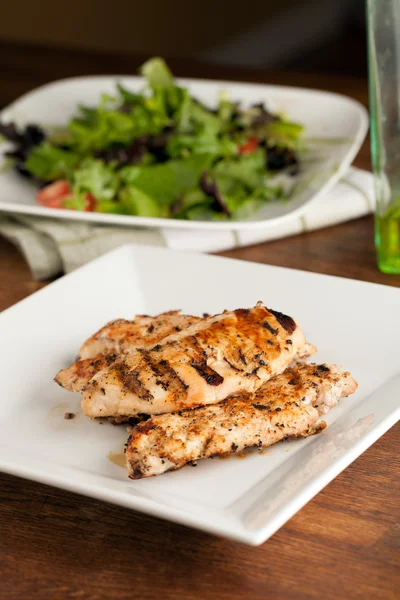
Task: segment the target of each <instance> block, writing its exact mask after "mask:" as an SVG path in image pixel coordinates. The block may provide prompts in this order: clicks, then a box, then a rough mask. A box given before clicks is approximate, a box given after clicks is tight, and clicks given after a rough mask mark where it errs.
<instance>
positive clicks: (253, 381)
mask: <svg viewBox="0 0 400 600" xmlns="http://www.w3.org/2000/svg"><path fill="white" fill-rule="evenodd" d="M265 321H268V323H269V324H270V325H271V327H272V328H273V329H277V333H276V334H275V335H272V334H271V332H270V331H269V330H268V329H266V328H265V327H263V323H264V322H265ZM272 337H273V339H274V345H273V346H271V347H270V346H269V345H268V344H267V343H266V340H268V339H270V338H272ZM291 337H292V340H293V344H292V345H287V344H286V339H287V332H286V330H284V329H283V327H281V325H280V324H279V323H278V321H277V320H276V318H275V317H274V315H273V314H272V313H270V312H269V311H268V310H267V309H266V308H265V307H264V306H262V305H261V304H258V305H257V306H256V307H255V308H252V309H247V310H239V311H231V312H224V313H222V314H220V315H216V316H214V317H211V318H209V319H204V320H203V321H201V322H199V323H196V324H194V325H191V326H189V327H188V328H186V329H185V330H183V331H181V332H179V333H176V334H172V335H170V336H168V337H167V338H165V339H163V340H161V341H160V342H159V343H158V344H157V346H156V347H153V348H152V349H149V350H146V356H147V358H146V360H144V359H143V356H140V354H139V353H138V352H136V353H132V354H129V353H128V354H127V355H125V357H124V358H123V361H124V362H126V364H127V365H128V367H129V369H130V370H131V371H133V372H136V373H142V372H143V369H149V366H148V362H149V360H150V362H151V364H152V366H153V367H152V374H149V376H148V378H147V379H146V380H145V379H144V377H140V379H141V381H142V382H144V385H145V387H147V388H148V389H149V391H150V392H151V395H152V397H153V399H154V400H153V401H152V402H151V404H150V403H149V404H148V405H144V403H142V402H141V396H140V395H138V394H136V393H135V391H134V389H132V392H128V391H126V389H124V388H123V389H121V391H119V384H118V381H116V378H115V377H113V374H112V371H113V368H114V365H112V366H111V367H110V368H108V369H105V370H104V371H101V372H100V373H98V374H97V375H95V377H94V378H93V379H92V380H91V381H90V382H89V383H88V385H87V386H86V390H85V392H84V395H83V399H82V408H83V411H84V413H85V414H87V415H88V416H90V417H96V416H99V413H101V416H111V417H115V416H118V417H120V416H126V417H131V416H134V415H135V414H137V413H143V412H148V413H149V414H161V413H166V412H173V411H175V410H180V409H182V408H185V409H187V408H195V407H196V406H201V405H207V404H216V403H218V402H221V401H222V400H224V399H225V398H226V397H227V396H230V395H234V394H237V393H242V392H246V391H249V392H250V391H253V390H255V389H257V388H258V387H260V386H261V385H262V384H263V383H264V382H265V381H267V380H268V379H269V378H270V377H271V376H273V375H276V374H278V373H280V372H282V371H283V370H284V369H285V368H286V367H287V366H288V365H289V363H290V362H291V361H292V360H293V359H294V358H295V357H296V356H297V354H299V353H301V352H302V351H303V349H304V346H305V344H306V342H305V339H304V334H303V332H302V331H301V329H300V328H299V327H298V326H296V330H295V331H294V332H293V335H292V336H291ZM263 348H266V349H267V352H266V351H264V350H263ZM142 354H143V352H142ZM117 363H118V361H117ZM117 363H115V364H117ZM263 363H264V364H263ZM155 365H157V366H158V369H162V368H165V367H167V366H168V367H169V368H170V369H172V371H171V370H169V371H168V373H165V374H164V377H160V376H159V375H157V379H158V381H157V380H156V376H155V372H154V367H155ZM231 365H232V367H231ZM122 370H123V372H125V371H126V369H125V367H124V368H123V369H122ZM172 381H174V382H175V383H174V385H175V387H176V388H177V391H175V390H174V391H172V389H171V382H172ZM160 382H161V384H160ZM178 382H179V383H178ZM134 385H137V383H136V382H134ZM99 386H100V387H102V388H104V389H105V391H106V394H105V395H100V394H99ZM182 388H185V390H184V391H183V389H182ZM144 395H145V394H144ZM145 397H146V395H145Z"/></svg>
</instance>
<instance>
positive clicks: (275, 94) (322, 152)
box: [0, 75, 368, 230]
mask: <svg viewBox="0 0 400 600" xmlns="http://www.w3.org/2000/svg"><path fill="white" fill-rule="evenodd" d="M177 81H178V83H180V84H182V85H185V86H187V87H188V88H189V90H190V92H191V93H192V94H193V95H194V96H195V97H197V98H198V99H199V100H202V101H203V102H204V103H206V104H208V105H209V106H215V105H216V102H217V100H218V97H219V95H220V93H221V92H222V91H225V92H228V94H229V97H230V98H231V99H233V100H237V101H241V102H242V103H243V105H244V106H246V105H247V106H248V105H251V104H253V103H259V102H263V103H265V104H266V106H267V108H269V109H270V110H271V111H273V112H278V113H283V114H284V115H285V116H286V117H287V118H289V119H290V120H292V121H296V122H298V123H300V124H302V125H303V126H304V131H305V147H306V150H305V151H304V152H303V153H302V154H301V155H300V163H301V169H300V173H299V175H297V176H296V177H294V178H291V179H292V180H291V182H290V187H291V191H290V195H289V198H288V199H286V200H284V201H283V200H280V201H275V202H267V203H265V205H264V206H263V207H262V209H260V210H258V211H257V212H255V213H253V214H252V215H251V216H249V217H248V218H247V219H243V220H240V221H239V220H237V221H184V220H178V219H165V218H154V217H135V216H126V215H115V214H114V215H113V214H102V213H95V212H79V211H71V210H61V209H51V208H46V207H43V206H39V205H38V204H36V202H35V194H36V191H37V190H36V188H35V186H34V185H33V184H32V183H30V182H28V181H26V180H24V179H23V178H22V177H21V176H19V175H18V174H17V173H15V172H14V171H13V170H8V171H6V172H3V173H0V211H7V212H12V213H20V214H29V215H38V216H43V217H54V218H59V219H74V220H79V221H86V222H97V223H109V224H114V225H117V224H118V225H136V226H146V227H161V226H162V227H174V228H185V229H194V228H196V229H209V230H227V229H228V230H243V229H260V228H264V227H273V226H275V225H276V224H278V223H281V222H282V221H284V220H285V219H289V218H293V217H294V216H298V215H300V214H302V213H303V212H304V210H305V209H306V208H308V207H309V206H310V204H311V203H313V202H317V201H318V200H319V199H320V198H321V197H322V195H323V194H325V193H326V192H328V191H329V190H330V189H331V188H332V187H333V186H334V185H335V183H336V182H337V181H338V180H339V178H340V177H341V176H342V175H343V174H344V173H345V172H346V170H347V169H348V168H349V166H350V164H351V163H352V161H353V159H354V157H355V156H356V154H357V152H358V150H359V148H360V146H361V144H362V142H363V140H364V138H365V135H366V132H367V129H368V114H367V111H366V109H365V108H364V107H363V106H362V105H361V104H360V103H359V102H356V101H355V100H352V99H351V98H347V97H345V96H341V95H338V94H333V93H330V92H322V91H316V90H310V89H302V88H295V87H282V86H274V85H255V84H248V83H246V84H243V83H234V82H228V81H206V80H195V79H178V80H177ZM117 82H121V83H122V84H123V85H124V86H125V87H127V88H128V89H132V90H139V89H141V88H142V87H143V79H142V78H141V77H132V76H122V75H121V76H101V77H97V76H96V77H94V76H93V77H76V78H72V79H64V80H61V81H56V82H54V83H50V84H48V85H44V86H42V87H40V88H38V89H36V90H33V91H32V92H29V93H28V94H26V95H24V96H22V97H21V98H19V99H18V100H16V101H15V102H13V103H12V104H11V105H10V106H8V107H7V108H5V109H4V110H3V111H2V112H1V113H0V120H2V121H4V122H8V121H15V122H16V123H17V124H19V125H26V124H27V123H36V124H39V125H41V126H63V125H65V124H66V123H67V122H68V120H69V119H70V118H71V117H72V116H73V115H74V114H75V112H76V109H77V106H78V104H85V105H89V106H94V105H96V104H97V103H98V101H99V98H100V95H101V94H102V93H108V94H112V93H113V92H115V84H116V83H117ZM9 147H10V146H9V144H3V145H2V146H0V164H1V154H2V153H4V151H5V150H6V149H8V148H9Z"/></svg>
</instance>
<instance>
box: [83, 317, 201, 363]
mask: <svg viewBox="0 0 400 600" xmlns="http://www.w3.org/2000/svg"><path fill="white" fill-rule="evenodd" d="M200 320H201V319H200V317H192V316H190V315H182V314H180V311H179V310H170V311H169V312H165V313H161V314H160V315H157V316H155V317H149V316H148V315H138V316H137V317H135V319H134V320H133V321H127V320H125V319H116V320H115V321H111V322H110V323H107V324H106V325H104V327H102V328H101V329H99V331H96V333H95V334H93V335H92V337H90V338H89V339H88V340H86V342H85V343H84V344H83V345H82V346H81V348H80V350H79V358H80V359H85V358H95V357H96V356H98V355H99V354H106V353H109V352H115V353H116V354H121V353H125V352H127V351H129V350H130V349H131V348H132V347H138V346H140V347H142V346H143V342H145V344H146V346H148V347H149V348H150V347H151V346H152V345H154V344H157V342H159V341H160V340H161V339H162V338H164V337H166V336H167V335H170V334H171V333H175V332H177V331H180V330H181V329H184V328H185V327H187V326H188V325H192V324H193V323H197V322H198V321H200Z"/></svg>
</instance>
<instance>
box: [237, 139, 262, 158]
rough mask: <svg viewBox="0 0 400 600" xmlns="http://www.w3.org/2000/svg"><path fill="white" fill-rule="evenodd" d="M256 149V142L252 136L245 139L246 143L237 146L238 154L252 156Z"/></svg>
mask: <svg viewBox="0 0 400 600" xmlns="http://www.w3.org/2000/svg"><path fill="white" fill-rule="evenodd" d="M257 148H258V140H257V138H256V137H254V136H250V137H249V138H247V142H245V143H244V144H242V145H241V146H239V153H240V154H252V153H253V152H255V151H256V150H257Z"/></svg>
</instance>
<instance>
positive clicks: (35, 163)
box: [25, 142, 80, 181]
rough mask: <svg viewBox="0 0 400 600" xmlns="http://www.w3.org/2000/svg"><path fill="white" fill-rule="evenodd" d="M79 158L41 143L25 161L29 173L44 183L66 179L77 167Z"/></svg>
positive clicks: (77, 155) (69, 152)
mask: <svg viewBox="0 0 400 600" xmlns="http://www.w3.org/2000/svg"><path fill="white" fill-rule="evenodd" d="M79 159H80V156H79V154H76V153H75V152H71V151H69V150H63V149H62V148H58V147H57V146H52V145H51V144H50V143H49V142H42V143H41V144H40V145H39V146H35V147H34V148H33V149H32V151H31V152H30V154H29V156H28V159H27V160H26V161H25V167H26V169H28V171H29V172H30V173H32V174H33V175H35V177H38V178H39V179H42V180H44V181H53V180H54V179H62V178H65V177H68V176H69V175H70V174H71V172H72V170H73V169H74V168H75V167H76V166H77V164H78V162H79Z"/></svg>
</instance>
